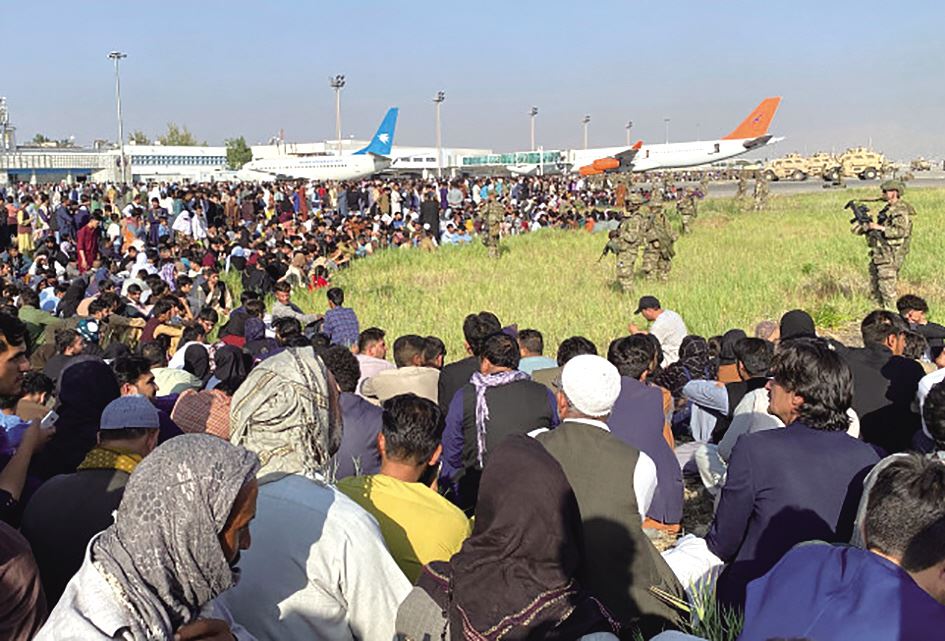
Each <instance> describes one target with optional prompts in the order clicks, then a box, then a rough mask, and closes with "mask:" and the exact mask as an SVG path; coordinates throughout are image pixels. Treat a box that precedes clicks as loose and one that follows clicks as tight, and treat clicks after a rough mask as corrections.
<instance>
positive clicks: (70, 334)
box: [55, 327, 81, 354]
mask: <svg viewBox="0 0 945 641" xmlns="http://www.w3.org/2000/svg"><path fill="white" fill-rule="evenodd" d="M77 338H81V334H79V332H77V331H76V330H74V329H72V328H71V327H60V328H59V329H57V330H56V333H55V340H56V352H57V353H59V354H62V353H63V352H65V351H66V349H68V348H69V347H70V346H71V345H72V343H74V342H75V339H77Z"/></svg>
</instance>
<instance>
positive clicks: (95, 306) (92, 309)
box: [89, 296, 112, 316]
mask: <svg viewBox="0 0 945 641" xmlns="http://www.w3.org/2000/svg"><path fill="white" fill-rule="evenodd" d="M111 308H112V306H111V304H110V303H109V302H108V301H107V300H103V299H102V297H101V296H100V297H98V298H96V299H95V300H93V301H92V302H91V303H89V316H91V315H93V314H97V313H99V312H103V311H105V310H107V309H111Z"/></svg>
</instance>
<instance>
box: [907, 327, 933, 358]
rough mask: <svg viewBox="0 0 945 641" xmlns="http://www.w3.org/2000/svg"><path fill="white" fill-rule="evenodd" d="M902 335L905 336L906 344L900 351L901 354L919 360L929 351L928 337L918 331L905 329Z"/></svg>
mask: <svg viewBox="0 0 945 641" xmlns="http://www.w3.org/2000/svg"><path fill="white" fill-rule="evenodd" d="M903 335H904V336H905V337H906V346H905V348H904V349H903V351H902V355H903V356H905V357H906V358H911V359H913V360H919V359H920V358H922V357H923V356H925V354H926V353H927V352H928V351H929V341H928V339H926V338H925V336H923V335H922V334H920V333H919V332H916V331H914V330H911V329H907V330H906V331H905V332H903Z"/></svg>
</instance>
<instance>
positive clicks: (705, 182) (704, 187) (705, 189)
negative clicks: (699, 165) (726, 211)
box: [699, 171, 709, 198]
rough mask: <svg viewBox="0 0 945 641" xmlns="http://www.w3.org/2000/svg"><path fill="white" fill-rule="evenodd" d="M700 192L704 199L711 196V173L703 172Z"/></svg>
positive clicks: (700, 179) (700, 180)
mask: <svg viewBox="0 0 945 641" xmlns="http://www.w3.org/2000/svg"><path fill="white" fill-rule="evenodd" d="M699 191H700V192H702V197H703V198H705V197H706V196H708V195H709V172H707V171H704V172H702V177H701V178H699Z"/></svg>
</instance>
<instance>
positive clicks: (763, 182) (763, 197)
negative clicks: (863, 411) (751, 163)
mask: <svg viewBox="0 0 945 641" xmlns="http://www.w3.org/2000/svg"><path fill="white" fill-rule="evenodd" d="M768 193H769V190H768V179H767V178H766V177H765V172H763V171H759V172H757V173H756V174H755V193H754V201H755V204H754V209H755V211H764V210H765V209H767V207H768Z"/></svg>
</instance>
